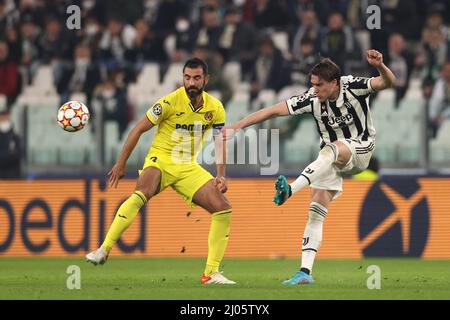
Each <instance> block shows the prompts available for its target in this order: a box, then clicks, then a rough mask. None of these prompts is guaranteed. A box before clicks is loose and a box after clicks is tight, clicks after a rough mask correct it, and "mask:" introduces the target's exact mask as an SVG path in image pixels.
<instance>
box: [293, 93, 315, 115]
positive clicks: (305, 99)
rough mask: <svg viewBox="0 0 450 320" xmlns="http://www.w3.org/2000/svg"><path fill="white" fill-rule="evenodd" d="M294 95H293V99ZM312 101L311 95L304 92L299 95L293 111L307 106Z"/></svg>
mask: <svg viewBox="0 0 450 320" xmlns="http://www.w3.org/2000/svg"><path fill="white" fill-rule="evenodd" d="M292 98H294V97H291V99H292ZM310 103H312V99H311V97H310V95H308V94H307V93H304V94H303V95H301V96H300V97H298V101H297V103H296V104H295V106H292V112H294V113H295V111H297V110H298V109H302V108H306V107H307V106H308V105H309V104H310Z"/></svg>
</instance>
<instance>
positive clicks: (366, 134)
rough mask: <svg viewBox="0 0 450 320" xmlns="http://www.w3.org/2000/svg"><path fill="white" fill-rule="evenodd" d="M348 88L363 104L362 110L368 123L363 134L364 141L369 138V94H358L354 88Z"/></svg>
mask: <svg viewBox="0 0 450 320" xmlns="http://www.w3.org/2000/svg"><path fill="white" fill-rule="evenodd" d="M347 90H348V92H350V93H351V95H352V96H354V97H355V98H356V100H358V102H359V104H360V105H361V108H362V110H363V112H364V117H365V118H366V121H365V122H366V123H365V125H366V129H365V130H364V134H363V136H362V139H361V140H362V141H367V139H368V138H369V127H368V125H367V114H368V113H369V107H368V106H367V103H366V97H367V96H368V95H365V96H358V95H356V94H355V93H353V91H352V90H350V88H347Z"/></svg>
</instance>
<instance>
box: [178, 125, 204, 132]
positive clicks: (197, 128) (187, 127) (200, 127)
mask: <svg viewBox="0 0 450 320" xmlns="http://www.w3.org/2000/svg"><path fill="white" fill-rule="evenodd" d="M209 127H210V125H209V124H181V123H177V124H176V125H175V129H176V130H186V131H200V130H201V131H202V132H204V131H206V130H208V129H209Z"/></svg>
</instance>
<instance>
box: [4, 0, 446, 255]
mask: <svg viewBox="0 0 450 320" xmlns="http://www.w3.org/2000/svg"><path fill="white" fill-rule="evenodd" d="M72 4H76V5H78V6H80V8H81V9H82V10H81V23H82V24H81V27H82V28H81V29H80V30H69V29H67V28H66V19H67V18H68V17H69V14H67V12H66V9H67V7H68V6H69V5H72ZM371 4H376V5H378V6H379V7H380V8H381V29H380V30H377V29H375V30H369V29H367V26H366V19H367V18H368V16H369V14H367V13H366V8H367V6H369V5H371ZM449 10H450V6H449V4H448V2H447V1H432V0H416V1H402V0H400V1H370V0H368V1H350V0H348V1H345V0H342V1H326V0H321V1H308V0H299V1H294V0H291V1H289V0H286V1H271V0H269V1H256V0H255V1H252V0H247V1H225V0H223V1H220V0H209V1H206V0H205V1H182V0H173V1H163V0H161V1H158V0H149V1H145V0H133V1H120V0H117V1H100V0H98V1H56V0H55V1H40V0H22V1H13V0H0V42H1V44H2V45H1V46H0V48H2V50H0V53H1V52H3V53H4V52H6V51H7V54H6V55H5V54H3V55H1V54H0V60H1V61H0V63H1V66H2V69H0V70H2V72H3V73H2V76H1V78H0V82H1V86H0V89H1V95H0V100H1V101H0V104H1V107H2V116H3V117H7V118H9V117H11V121H12V123H13V130H14V132H15V134H16V135H17V136H14V137H12V136H11V135H9V136H8V137H7V138H5V139H11V140H6V141H13V142H14V144H15V145H17V146H18V147H17V148H11V144H10V143H9V142H8V143H2V147H3V148H4V149H3V150H1V151H0V152H1V153H2V157H3V155H8V156H10V159H16V161H13V164H11V161H7V160H3V159H2V162H1V164H2V165H1V166H0V171H1V172H2V180H1V181H0V221H1V223H0V252H1V255H2V256H81V255H84V254H85V253H87V252H88V251H90V250H92V249H94V248H96V247H97V246H98V244H99V243H100V242H101V239H102V238H103V235H104V234H105V232H106V230H107V228H108V226H109V224H110V222H111V221H112V218H113V216H114V213H115V210H116V208H117V207H118V205H119V204H120V203H121V201H123V200H124V199H125V198H126V197H127V196H128V195H129V194H130V192H131V190H132V189H133V187H134V183H135V182H134V180H133V179H134V178H136V177H137V169H138V168H139V167H140V166H141V165H142V162H143V158H144V156H145V155H146V152H147V150H148V148H149V146H150V144H151V140H152V137H153V134H154V130H152V131H151V132H150V133H148V134H146V135H144V136H143V137H142V139H141V141H140V143H139V145H138V146H137V148H136V150H135V151H134V153H133V154H132V156H131V158H130V160H129V161H128V165H127V178H129V180H124V181H122V182H121V183H120V187H119V188H118V189H117V190H108V189H107V188H106V187H105V179H106V172H107V171H108V169H109V168H110V167H111V166H112V164H113V163H114V161H115V159H116V158H117V156H118V154H119V152H120V150H121V147H122V145H123V142H124V139H125V137H126V135H127V133H128V131H129V130H130V128H132V127H133V125H134V124H135V123H136V121H137V119H138V118H139V117H140V116H141V115H142V114H143V113H144V112H145V110H146V109H147V108H148V107H149V106H151V105H152V104H153V103H154V101H155V100H156V99H157V98H159V97H161V96H162V95H164V94H166V93H168V92H170V91H172V90H173V89H175V88H176V87H177V86H178V85H180V84H181V79H182V78H181V67H182V64H183V61H184V60H185V59H187V58H188V57H190V56H192V55H199V56H201V57H203V58H205V59H207V61H208V63H209V66H210V69H211V74H212V81H211V85H210V86H209V87H208V88H207V90H208V91H209V92H211V93H212V94H214V95H215V96H217V97H219V98H221V99H222V100H223V101H224V105H225V108H226V111H227V118H228V119H227V121H228V122H229V123H231V122H234V121H236V120H238V119H240V118H242V117H243V116H245V115H246V114H248V113H250V112H252V111H254V110H257V109H259V108H261V107H264V106H267V105H270V104H271V103H272V102H274V101H278V100H280V99H285V98H288V97H290V96H292V95H294V94H298V93H301V92H303V91H304V90H305V89H306V88H307V86H308V81H307V70H308V68H309V66H310V65H311V64H312V63H313V62H314V61H317V59H319V58H320V57H321V56H322V57H325V56H330V57H332V58H333V59H335V60H336V61H338V62H339V63H340V66H341V68H342V69H343V72H344V73H345V74H349V73H352V74H355V75H360V76H370V75H373V72H374V70H371V69H370V68H368V66H367V63H366V62H365V59H364V52H365V50H366V49H367V48H372V47H373V48H376V49H378V50H380V51H381V52H383V53H384V55H385V61H386V63H387V64H388V65H389V66H390V67H391V68H392V69H393V70H394V72H396V73H397V77H398V78H399V83H398V84H396V88H395V89H390V90H387V91H384V92H382V93H380V94H378V95H377V96H376V97H374V99H373V101H372V104H371V105H372V111H373V117H374V121H375V126H376V128H377V131H378V134H377V147H376V150H375V156H376V158H377V159H378V165H379V170H375V171H377V176H376V178H375V179H374V178H371V179H370V180H369V181H364V180H363V181H361V180H356V179H352V178H351V177H349V178H348V179H346V181H345V189H344V195H343V196H342V198H340V199H339V200H338V201H337V202H335V203H333V205H332V207H331V209H330V214H329V216H328V217H327V222H326V223H325V227H324V243H323V247H322V249H321V251H320V253H319V255H318V257H319V258H362V257H370V256H390V257H397V256H399V257H404V256H407V257H423V258H430V259H436V258H445V259H448V258H450V236H449V234H450V232H449V231H450V217H449V216H448V207H449V199H450V176H449V175H448V173H449V170H448V169H449V168H450V140H449V138H448V137H449V136H450V135H449V134H450V119H446V118H445V116H446V112H447V113H448V100H447V102H445V99H444V100H443V102H442V103H441V107H442V108H439V110H437V111H436V109H435V108H436V107H435V105H436V103H434V102H433V101H438V100H439V97H440V96H442V93H440V92H439V90H438V89H439V88H442V87H445V85H444V86H442V83H444V84H447V86H448V83H450V79H449V78H450V75H448V74H447V75H445V71H444V72H442V73H441V70H444V69H445V61H448V58H449V56H450V46H449V39H450V38H449V35H450V32H449V29H448V24H449V21H448V19H449V18H450V14H449ZM236 13H238V15H237V16H236ZM230 16H231V17H230ZM329 16H331V17H333V18H330V19H329V20H328V17H329ZM339 17H343V20H342V21H341V20H340V18H339ZM405 17H407V19H406V18H405ZM233 19H237V20H240V21H243V22H245V23H240V22H239V23H238V24H236V23H235V22H233V21H234V20H233ZM311 21H312V22H311ZM341 22H342V23H343V24H344V25H341ZM307 23H311V30H310V29H308V30H305V28H303V29H302V26H303V27H304V26H305V24H307ZM305 33H306V34H307V35H306V36H305ZM5 48H7V49H6V50H5ZM311 48H312V49H311ZM311 50H312V51H311ZM86 68H87V69H86ZM5 70H7V71H5ZM80 70H81V71H82V70H84V71H86V70H88V72H87V73H83V74H84V76H82V77H81V78H79V73H78V72H81V71H80ZM446 77H447V78H446ZM437 84H440V85H437ZM447 90H448V89H447ZM447 92H448V91H447ZM67 100H80V101H84V102H86V104H87V105H88V106H89V108H90V109H91V111H92V112H93V116H92V121H91V123H90V124H89V125H88V127H87V128H85V129H84V130H83V131H81V132H78V133H76V134H70V133H66V132H63V131H62V130H61V129H60V128H59V126H58V125H57V123H56V110H57V108H58V107H59V105H60V104H61V103H62V102H65V101H67ZM445 103H447V105H445ZM260 128H268V129H272V128H280V129H281V130H280V155H279V156H280V166H279V168H280V170H279V173H280V174H285V175H288V176H290V177H295V176H296V175H298V173H299V172H300V170H301V169H302V168H303V166H304V165H306V164H307V163H308V162H309V161H311V160H312V159H314V157H315V156H316V154H317V151H318V136H317V130H316V129H315V128H314V123H313V120H312V119H310V118H307V117H306V118H300V117H296V118H286V119H277V120H276V121H272V122H268V123H266V124H264V125H262V126H261V127H260ZM1 134H2V135H4V136H5V137H6V136H7V135H6V134H5V133H4V132H2V133H1ZM2 139H3V137H2ZM236 143H237V144H240V145H242V143H246V146H247V149H246V150H247V153H246V156H247V159H248V156H249V154H248V153H249V151H248V150H249V149H250V146H249V143H248V141H247V142H245V141H244V142H242V141H238V142H236ZM207 157H208V155H205V156H204V158H207ZM5 158H6V156H5ZM14 163H15V164H16V165H14ZM206 167H207V168H208V169H210V170H212V171H214V170H215V169H214V166H211V165H209V166H208V165H207V166H206ZM374 168H375V169H376V167H374ZM228 172H229V176H230V179H229V192H228V194H227V195H228V196H229V198H230V201H231V203H232V204H233V207H234V213H233V224H232V236H231V238H230V244H229V249H228V251H227V253H226V257H229V258H232V257H239V258H243V257H249V258H255V257H259V258H280V257H290V258H294V257H298V256H299V250H300V244H301V243H300V241H301V237H302V232H303V228H304V224H305V222H306V212H307V206H308V197H309V194H308V191H305V192H302V193H301V194H299V195H296V197H295V198H294V199H292V200H291V201H290V202H289V203H287V204H286V205H284V206H282V207H276V206H275V205H273V203H272V202H271V199H272V196H273V182H274V176H260V174H259V172H260V171H259V165H257V164H247V165H245V164H239V165H230V166H229V169H228ZM208 227H209V218H208V216H207V214H206V213H205V212H203V211H202V210H200V209H191V208H189V207H188V206H186V204H184V202H183V201H182V199H181V198H180V197H179V196H178V195H177V194H176V193H175V192H173V191H172V190H167V191H165V192H164V193H162V194H161V195H158V196H157V197H156V198H155V199H154V200H153V201H151V202H150V203H149V204H148V205H147V206H146V208H145V210H143V212H142V214H141V216H140V217H138V218H137V219H136V221H135V222H134V224H133V226H132V227H131V228H130V229H129V230H128V231H127V233H126V235H125V237H124V238H123V239H122V240H121V241H120V242H119V245H118V247H117V249H115V250H114V251H113V255H124V256H145V257H205V256H206V252H207V248H206V244H207V242H206V239H207V232H208Z"/></svg>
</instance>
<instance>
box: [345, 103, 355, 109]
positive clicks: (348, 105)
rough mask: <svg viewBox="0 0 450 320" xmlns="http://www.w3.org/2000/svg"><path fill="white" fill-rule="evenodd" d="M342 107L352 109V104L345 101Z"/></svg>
mask: <svg viewBox="0 0 450 320" xmlns="http://www.w3.org/2000/svg"><path fill="white" fill-rule="evenodd" d="M344 106H345V107H346V108H347V109H350V108H353V106H352V104H351V103H350V101H346V102H345V103H344Z"/></svg>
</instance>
